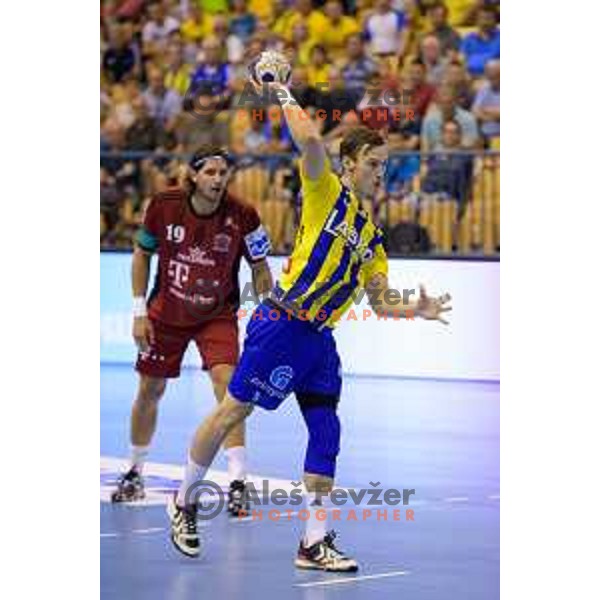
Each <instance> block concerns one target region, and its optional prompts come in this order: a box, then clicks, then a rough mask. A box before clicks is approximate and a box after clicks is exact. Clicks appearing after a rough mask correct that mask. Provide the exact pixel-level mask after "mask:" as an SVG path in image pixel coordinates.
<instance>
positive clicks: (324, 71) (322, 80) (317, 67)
mask: <svg viewBox="0 0 600 600" xmlns="http://www.w3.org/2000/svg"><path fill="white" fill-rule="evenodd" d="M330 64H331V63H330V61H329V58H328V57H327V52H326V51H325V47H324V46H321V45H320V44H316V45H314V46H313V47H312V48H311V50H310V62H309V64H308V66H307V68H306V72H307V75H308V84H309V85H310V86H312V87H314V88H316V89H317V90H318V89H319V87H321V88H324V87H326V86H327V82H328V80H329V67H330ZM319 84H320V86H319Z"/></svg>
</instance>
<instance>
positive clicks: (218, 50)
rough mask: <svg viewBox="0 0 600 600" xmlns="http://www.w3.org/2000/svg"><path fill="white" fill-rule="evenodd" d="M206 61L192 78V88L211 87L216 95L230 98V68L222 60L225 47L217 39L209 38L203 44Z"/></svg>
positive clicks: (204, 60)
mask: <svg viewBox="0 0 600 600" xmlns="http://www.w3.org/2000/svg"><path fill="white" fill-rule="evenodd" d="M202 50H203V52H204V59H203V61H202V62H201V63H200V64H199V65H198V67H197V68H196V71H195V73H194V75H193V76H192V86H199V85H202V86H206V85H210V87H211V89H212V90H213V93H214V94H218V95H220V96H228V95H229V91H230V81H231V73H230V67H229V65H228V64H227V62H225V61H224V60H223V58H222V53H223V47H222V46H221V43H220V42H219V40H218V39H217V38H216V37H208V38H206V39H205V40H204V42H203V43H202Z"/></svg>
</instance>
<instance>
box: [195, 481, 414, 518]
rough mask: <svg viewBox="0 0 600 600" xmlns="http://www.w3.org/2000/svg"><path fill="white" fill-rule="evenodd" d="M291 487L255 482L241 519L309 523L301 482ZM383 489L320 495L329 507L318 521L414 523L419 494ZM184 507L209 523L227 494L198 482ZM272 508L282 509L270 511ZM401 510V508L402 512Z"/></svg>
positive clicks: (318, 514)
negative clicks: (412, 505) (412, 502)
mask: <svg viewBox="0 0 600 600" xmlns="http://www.w3.org/2000/svg"><path fill="white" fill-rule="evenodd" d="M290 483H291V489H284V488H281V487H278V488H274V489H271V486H270V482H269V480H268V479H264V480H262V481H261V484H260V487H259V488H257V486H256V485H255V484H254V483H252V482H249V483H247V484H246V489H245V491H244V501H245V502H247V503H248V510H247V511H242V512H241V513H240V515H239V516H238V518H251V519H252V520H259V521H262V520H271V521H279V520H285V519H287V520H291V519H292V518H293V517H298V518H299V519H300V520H301V521H306V520H308V518H309V515H310V513H309V511H308V510H306V509H299V510H294V508H296V507H300V506H301V505H302V504H303V502H304V499H305V491H304V489H303V484H302V482H301V481H292V482H290ZM380 485H381V482H379V481H377V482H372V481H370V482H369V486H370V487H368V488H358V489H356V488H350V489H344V488H334V489H333V490H332V491H331V492H328V493H317V494H316V497H317V499H318V500H320V501H321V502H326V504H327V507H326V508H325V507H323V508H322V509H318V510H317V511H316V513H315V514H316V518H317V519H318V520H325V519H326V518H327V513H331V516H332V519H333V520H334V521H340V520H345V521H366V520H377V521H414V518H415V514H414V510H413V509H412V508H407V507H408V506H409V505H410V499H411V496H414V495H415V494H416V491H415V490H414V489H408V488H404V489H402V490H400V489H397V488H387V489H384V488H382V487H380ZM185 504H196V505H197V506H198V519H199V520H201V521H208V520H211V519H214V518H215V517H217V516H218V515H219V514H221V512H222V511H223V509H224V508H225V505H226V492H225V491H224V490H223V489H222V488H221V487H220V486H219V485H218V484H216V483H215V482H214V481H210V480H207V479H203V480H200V481H197V482H195V483H194V485H192V486H190V488H189V489H188V490H187V492H186V494H185ZM272 506H275V507H279V508H270V507H272ZM400 506H402V508H399V507H400ZM265 507H269V508H265ZM283 507H291V508H286V509H284V508H283ZM342 508H344V509H348V510H342Z"/></svg>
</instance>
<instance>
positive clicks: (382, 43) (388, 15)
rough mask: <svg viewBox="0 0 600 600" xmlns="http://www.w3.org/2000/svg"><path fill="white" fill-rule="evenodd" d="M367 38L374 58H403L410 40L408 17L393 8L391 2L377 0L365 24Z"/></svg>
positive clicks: (388, 0)
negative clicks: (373, 10)
mask: <svg viewBox="0 0 600 600" xmlns="http://www.w3.org/2000/svg"><path fill="white" fill-rule="evenodd" d="M364 33H365V38H366V40H367V42H369V50H370V52H371V54H373V55H374V56H381V57H390V56H402V54H403V53H404V49H405V48H406V42H407V38H408V22H407V18H406V15H405V14H404V13H403V12H401V11H398V10H393V9H392V8H391V2H390V0H377V1H376V3H375V12H374V13H373V14H372V15H371V16H370V17H369V18H368V19H367V21H366V23H365V32H364Z"/></svg>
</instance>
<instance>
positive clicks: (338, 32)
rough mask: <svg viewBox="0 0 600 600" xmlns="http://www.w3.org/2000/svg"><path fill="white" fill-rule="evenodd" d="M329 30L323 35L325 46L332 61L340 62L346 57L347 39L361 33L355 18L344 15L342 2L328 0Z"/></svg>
mask: <svg viewBox="0 0 600 600" xmlns="http://www.w3.org/2000/svg"><path fill="white" fill-rule="evenodd" d="M325 15H326V17H327V28H326V29H325V32H324V34H323V45H324V46H325V48H326V49H327V52H328V53H329V56H330V57H331V58H332V60H335V61H339V60H340V59H342V58H344V56H345V55H346V39H347V37H348V36H349V35H352V34H353V33H359V32H360V27H359V25H358V21H357V20H356V19H355V18H354V17H349V16H347V15H345V14H344V7H343V6H342V3H341V2H340V0H328V2H327V4H326V5H325Z"/></svg>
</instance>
